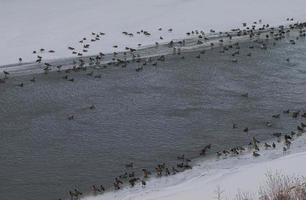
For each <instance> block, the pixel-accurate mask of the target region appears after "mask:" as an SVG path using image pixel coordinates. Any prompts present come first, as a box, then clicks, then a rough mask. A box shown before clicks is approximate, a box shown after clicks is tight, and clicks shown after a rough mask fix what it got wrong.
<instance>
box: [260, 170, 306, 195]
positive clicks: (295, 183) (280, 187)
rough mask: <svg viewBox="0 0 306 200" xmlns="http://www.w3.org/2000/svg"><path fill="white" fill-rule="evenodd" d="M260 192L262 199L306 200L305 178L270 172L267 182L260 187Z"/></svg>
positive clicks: (267, 175)
mask: <svg viewBox="0 0 306 200" xmlns="http://www.w3.org/2000/svg"><path fill="white" fill-rule="evenodd" d="M259 194H260V200H305V199H306V182H305V178H303V177H302V178H298V177H290V176H287V175H282V174H280V173H279V172H276V173H271V172H268V173H267V174H266V183H265V185H264V186H262V187H261V188H260V192H259Z"/></svg>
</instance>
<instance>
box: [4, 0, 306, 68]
mask: <svg viewBox="0 0 306 200" xmlns="http://www.w3.org/2000/svg"><path fill="white" fill-rule="evenodd" d="M305 5H306V2H305V1H304V0H257V1H254V0H112V1H109V0H90V1H85V0H65V1H62V0H52V1H49V0H28V1H21V0H1V1H0V26H1V31H0V38H1V46H0V65H7V64H13V63H18V58H19V57H22V58H23V62H29V61H35V60H36V55H33V54H32V51H34V50H39V49H40V48H44V49H46V50H51V49H52V50H55V51H56V52H55V53H54V54H51V53H43V57H44V58H46V59H55V58H66V57H73V55H72V54H71V51H68V49H67V47H68V46H73V47H76V48H78V50H81V44H79V43H78V41H79V40H81V39H82V38H83V37H87V39H90V38H91V33H92V32H104V33H106V35H105V36H103V37H102V38H101V40H99V41H96V42H93V43H92V42H89V43H90V44H91V47H90V50H89V52H88V53H86V54H85V55H94V54H97V53H98V52H103V53H109V52H113V51H114V50H116V51H119V50H124V48H125V47H126V46H128V47H132V48H136V47H137V44H139V43H141V44H142V45H152V44H154V43H155V42H156V41H159V42H166V41H170V40H172V39H179V38H185V37H186V32H189V31H191V30H195V29H197V30H203V31H205V32H208V31H209V30H210V29H215V30H217V31H226V30H229V29H232V28H237V27H241V25H242V23H243V22H248V23H251V22H253V21H258V20H259V19H262V21H263V23H269V24H271V25H278V24H282V23H285V21H286V18H287V17H290V18H291V17H293V18H294V19H295V20H297V21H306V13H305V11H304V7H305ZM160 27H161V28H163V30H162V31H158V28H160ZM169 28H172V29H173V31H172V32H168V29H169ZM141 29H143V30H146V31H148V32H150V33H151V36H144V35H143V34H142V35H138V34H136V32H137V31H140V30H141ZM123 31H126V32H129V33H133V34H134V37H129V36H125V35H123V34H122V33H121V32H123ZM160 36H162V37H163V38H164V40H160V39H159V37H160ZM114 45H118V48H117V49H114V48H113V46H114Z"/></svg>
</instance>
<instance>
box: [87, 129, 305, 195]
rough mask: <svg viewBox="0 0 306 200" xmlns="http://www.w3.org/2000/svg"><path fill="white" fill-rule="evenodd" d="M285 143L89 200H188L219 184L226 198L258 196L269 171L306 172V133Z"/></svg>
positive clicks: (212, 192) (206, 193)
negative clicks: (286, 148) (286, 147)
mask: <svg viewBox="0 0 306 200" xmlns="http://www.w3.org/2000/svg"><path fill="white" fill-rule="evenodd" d="M282 147H283V144H282V143H277V148H276V149H270V150H262V151H260V154H261V156H260V157H257V158H254V157H253V156H252V155H251V153H245V154H244V155H240V156H237V157H231V158H227V159H219V160H214V159H213V160H208V161H204V162H200V163H199V164H198V165H197V166H196V167H194V169H192V170H189V171H186V172H183V173H180V174H177V175H175V176H171V177H164V178H154V179H152V180H150V181H148V182H147V186H146V187H145V188H141V187H140V186H137V187H135V188H125V189H123V190H121V191H118V192H108V193H106V194H104V195H100V196H96V197H93V196H91V197H85V198H84V199H86V200H115V199H116V200H156V199H158V200H186V199H193V200H197V199H205V200H212V199H215V196H216V194H215V191H216V189H217V187H218V186H220V188H221V189H222V191H223V196H224V197H226V198H224V199H234V197H235V195H236V194H237V193H238V191H242V192H250V193H253V194H254V195H255V197H258V193H257V192H258V191H259V187H260V186H261V185H264V183H265V180H266V177H265V174H266V173H267V172H269V171H270V172H273V173H274V172H279V173H282V174H285V175H297V176H306V170H305V169H306V162H305V160H306V135H303V136H301V137H299V138H297V139H296V140H295V141H294V142H293V145H292V146H291V148H290V150H289V151H287V152H286V154H284V153H283V151H282Z"/></svg>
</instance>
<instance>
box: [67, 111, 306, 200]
mask: <svg viewBox="0 0 306 200" xmlns="http://www.w3.org/2000/svg"><path fill="white" fill-rule="evenodd" d="M282 115H283V116H287V117H288V116H289V117H292V118H293V119H295V120H303V119H305V118H306V112H302V111H301V110H298V111H296V110H295V111H290V110H284V111H283V112H282V114H281V113H278V114H275V115H272V118H275V119H279V118H280V117H281V116H282ZM232 128H233V129H237V128H238V125H237V124H235V126H233V127H232ZM304 128H306V124H305V123H303V122H299V123H298V125H297V127H296V130H292V131H291V132H290V133H288V134H286V133H281V132H276V133H273V134H272V135H273V136H274V137H276V140H275V141H270V142H261V141H259V140H258V139H256V138H255V137H253V138H252V140H251V141H250V143H249V144H248V145H246V146H235V147H232V148H229V149H224V150H222V151H218V152H216V156H217V158H218V159H221V158H222V159H226V158H228V157H233V156H238V155H240V154H245V153H250V152H251V153H252V156H253V157H258V156H260V155H261V154H260V151H262V150H267V149H275V148H276V147H277V146H281V147H282V150H283V152H284V153H286V152H287V151H288V150H289V149H290V146H291V144H292V143H293V142H294V139H296V138H298V137H300V136H302V134H304ZM242 131H243V132H248V128H244V129H243V130H242ZM211 148H212V144H208V145H206V146H204V147H203V148H202V149H200V151H199V156H206V155H207V153H208V151H209V150H211ZM176 159H177V165H176V166H168V165H166V164H165V163H160V164H158V165H156V167H155V169H154V170H152V171H150V170H149V169H142V170H141V172H140V173H138V174H142V175H139V176H136V173H135V171H134V167H135V166H134V165H135V164H134V163H133V162H131V163H128V164H126V165H125V166H124V167H125V169H126V172H125V173H124V174H121V175H119V176H117V177H115V178H114V182H113V188H110V189H111V190H112V189H113V190H115V191H116V190H120V189H122V187H124V186H128V185H129V186H130V187H134V186H135V185H136V184H139V185H141V186H142V187H146V184H147V183H146V182H147V180H149V179H150V178H151V177H163V176H171V175H175V174H177V173H179V172H183V171H185V170H188V169H192V165H191V164H190V162H192V160H191V159H190V158H188V157H186V155H184V154H183V155H179V156H177V158H176ZM105 191H106V189H105V187H104V186H103V185H92V186H91V187H90V193H91V194H93V195H98V194H103V193H104V192H105ZM68 193H69V196H70V199H71V200H77V199H80V198H81V197H82V195H83V192H80V191H79V190H78V189H74V190H73V191H69V192H68Z"/></svg>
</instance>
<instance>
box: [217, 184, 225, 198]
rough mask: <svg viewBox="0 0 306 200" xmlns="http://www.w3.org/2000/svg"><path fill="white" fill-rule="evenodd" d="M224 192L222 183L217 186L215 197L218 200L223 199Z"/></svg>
mask: <svg viewBox="0 0 306 200" xmlns="http://www.w3.org/2000/svg"><path fill="white" fill-rule="evenodd" d="M223 193H224V191H223V190H222V189H221V187H220V185H218V186H217V188H216V190H215V194H216V196H215V199H217V200H222V199H223Z"/></svg>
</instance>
